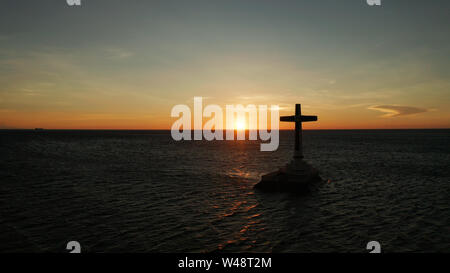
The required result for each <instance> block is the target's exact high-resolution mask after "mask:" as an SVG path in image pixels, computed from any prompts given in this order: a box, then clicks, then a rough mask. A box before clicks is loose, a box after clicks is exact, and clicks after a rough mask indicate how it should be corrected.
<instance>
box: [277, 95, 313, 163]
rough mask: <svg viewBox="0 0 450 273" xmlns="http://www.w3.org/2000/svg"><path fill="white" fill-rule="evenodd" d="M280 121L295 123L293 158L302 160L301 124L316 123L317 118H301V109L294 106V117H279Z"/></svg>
mask: <svg viewBox="0 0 450 273" xmlns="http://www.w3.org/2000/svg"><path fill="white" fill-rule="evenodd" d="M280 121H290V122H295V151H294V158H303V148H302V122H308V121H317V116H302V107H301V105H300V104H296V105H295V116H283V117H280Z"/></svg>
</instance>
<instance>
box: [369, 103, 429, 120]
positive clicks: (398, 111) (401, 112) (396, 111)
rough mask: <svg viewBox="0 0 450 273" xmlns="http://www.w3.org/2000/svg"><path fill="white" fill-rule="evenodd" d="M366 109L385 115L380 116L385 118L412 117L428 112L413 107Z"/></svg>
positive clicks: (378, 106)
mask: <svg viewBox="0 0 450 273" xmlns="http://www.w3.org/2000/svg"><path fill="white" fill-rule="evenodd" d="M368 109H370V110H376V111H380V112H383V113H386V114H384V115H382V117H386V118H390V117H399V116H406V115H413V114H419V113H425V112H428V111H429V110H428V109H425V108H419V107H414V106H400V105H374V106H370V107H369V108H368Z"/></svg>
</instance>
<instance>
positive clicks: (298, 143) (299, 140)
mask: <svg viewBox="0 0 450 273" xmlns="http://www.w3.org/2000/svg"><path fill="white" fill-rule="evenodd" d="M301 116H302V106H301V105H300V104H299V103H297V104H295V151H294V158H303V147H302V146H303V145H302V144H303V132H302V131H303V128H302V120H301V118H300V117H301Z"/></svg>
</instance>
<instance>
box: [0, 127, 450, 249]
mask: <svg viewBox="0 0 450 273" xmlns="http://www.w3.org/2000/svg"><path fill="white" fill-rule="evenodd" d="M280 133H281V135H280V147H279V149H278V150H277V151H275V152H260V150H259V147H260V145H259V142H258V141H212V142H208V141H182V142H176V141H173V140H172V138H171V136H170V132H167V131H6V130H4V131H0V208H1V209H0V252H29V251H39V252H67V250H66V244H67V242H69V241H73V240H74V241H78V242H80V244H81V248H82V251H83V252H368V251H367V250H366V244H367V242H369V241H373V240H375V241H378V242H379V243H380V244H381V250H382V252H404V251H406V252H450V130H348V131H347V130H344V131H306V132H304V151H305V159H306V160H307V161H308V162H309V163H311V164H312V165H313V166H314V167H316V168H317V169H318V170H319V171H320V175H321V177H322V178H323V180H324V181H323V182H321V183H319V184H317V187H315V188H314V189H313V190H312V191H311V192H310V193H308V194H306V195H295V194H289V193H277V194H273V193H263V192H259V191H255V190H254V189H253V186H254V185H255V184H256V183H257V182H258V181H259V179H260V176H261V175H262V174H265V173H268V172H271V171H274V170H276V169H278V168H279V167H281V166H283V165H284V164H286V163H287V162H288V161H289V160H290V159H291V157H292V153H293V138H294V133H293V132H292V131H282V132H280Z"/></svg>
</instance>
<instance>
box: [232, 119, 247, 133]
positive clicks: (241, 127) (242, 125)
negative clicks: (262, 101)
mask: <svg viewBox="0 0 450 273" xmlns="http://www.w3.org/2000/svg"><path fill="white" fill-rule="evenodd" d="M234 127H235V129H236V130H239V131H242V130H245V128H246V126H245V120H244V119H238V120H237V121H236V124H235V126H234Z"/></svg>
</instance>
